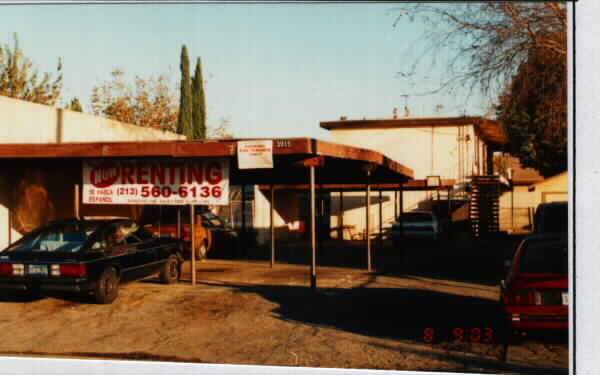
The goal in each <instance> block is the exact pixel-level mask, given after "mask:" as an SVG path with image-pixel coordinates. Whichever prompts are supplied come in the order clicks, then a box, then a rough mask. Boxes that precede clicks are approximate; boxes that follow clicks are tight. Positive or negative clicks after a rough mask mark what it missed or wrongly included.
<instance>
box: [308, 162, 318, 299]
mask: <svg viewBox="0 0 600 375" xmlns="http://www.w3.org/2000/svg"><path fill="white" fill-rule="evenodd" d="M309 170H310V244H311V250H312V252H311V262H310V288H311V289H312V290H313V291H316V290H317V233H316V218H315V215H316V212H315V211H316V210H315V167H314V166H310V167H309Z"/></svg>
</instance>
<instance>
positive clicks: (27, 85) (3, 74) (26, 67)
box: [0, 33, 62, 105]
mask: <svg viewBox="0 0 600 375" xmlns="http://www.w3.org/2000/svg"><path fill="white" fill-rule="evenodd" d="M32 67H33V64H32V62H31V61H30V60H29V59H28V58H27V57H26V56H25V55H24V53H23V51H22V50H21V49H20V48H19V40H18V38H17V34H16V33H15V34H14V44H13V47H12V49H11V48H10V46H8V45H4V47H2V46H0V95H3V96H8V97H11V98H16V99H21V100H26V101H30V102H34V103H40V104H47V105H54V104H56V102H57V101H58V100H59V98H60V94H61V91H62V62H61V60H60V58H59V59H58V66H57V68H56V73H57V77H56V78H55V79H53V78H52V75H51V74H50V73H44V74H43V75H42V76H41V79H40V76H39V73H38V71H37V70H34V71H31V69H32Z"/></svg>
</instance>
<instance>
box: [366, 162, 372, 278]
mask: <svg viewBox="0 0 600 375" xmlns="http://www.w3.org/2000/svg"><path fill="white" fill-rule="evenodd" d="M366 211H367V218H366V219H367V220H366V221H367V223H366V224H367V229H366V232H367V270H368V271H369V272H371V270H372V268H373V267H372V260H371V227H370V223H369V219H370V216H371V170H370V169H368V170H367V210H366Z"/></svg>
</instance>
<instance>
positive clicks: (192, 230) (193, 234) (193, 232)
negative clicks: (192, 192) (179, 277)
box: [190, 204, 196, 286]
mask: <svg viewBox="0 0 600 375" xmlns="http://www.w3.org/2000/svg"><path fill="white" fill-rule="evenodd" d="M190 236H191V237H192V251H191V253H192V286H195V285H196V221H195V220H194V205H193V204H192V205H190Z"/></svg>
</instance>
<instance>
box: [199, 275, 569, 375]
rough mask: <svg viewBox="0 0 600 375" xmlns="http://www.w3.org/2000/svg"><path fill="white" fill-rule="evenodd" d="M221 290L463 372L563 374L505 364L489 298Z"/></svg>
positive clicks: (409, 292)
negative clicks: (459, 365) (253, 297)
mask: <svg viewBox="0 0 600 375" xmlns="http://www.w3.org/2000/svg"><path fill="white" fill-rule="evenodd" d="M203 284H206V285H211V283H203ZM219 285H221V286H222V284H219ZM227 287H230V288H234V289H235V290H236V292H237V293H251V294H256V295H258V296H260V297H262V298H265V299H267V300H269V301H271V302H274V303H276V304H277V305H278V307H276V308H275V309H273V310H272V312H273V314H275V316H276V317H277V318H278V319H281V320H283V321H287V322H292V323H297V324H306V325H312V326H317V327H322V328H332V329H336V330H340V331H346V332H350V333H353V334H359V335H363V336H367V337H372V338H382V339H393V340H397V341H398V343H399V344H402V343H404V344H415V343H416V344H420V345H417V346H414V345H413V346H395V345H391V344H390V346H389V347H387V346H386V344H383V343H381V342H372V343H370V345H373V346H385V347H386V348H387V349H390V350H401V351H403V352H404V351H407V352H414V353H415V354H419V355H424V356H431V358H433V359H442V360H447V361H453V362H459V363H463V364H464V370H465V371H477V372H480V371H484V372H485V371H488V372H496V371H499V370H502V371H504V370H511V371H519V373H523V374H553V373H555V374H566V372H565V371H564V370H562V369H556V368H532V366H528V365H527V364H515V363H506V362H505V357H504V355H505V353H506V352H505V350H506V349H507V345H509V344H510V340H512V337H511V336H510V334H509V333H510V329H509V328H508V326H507V325H506V323H507V322H506V320H505V319H504V318H503V314H502V311H501V309H500V306H499V304H498V303H497V302H496V301H492V300H489V299H484V298H478V297H467V296H459V295H452V294H445V293H439V292H433V291H427V290H414V289H398V288H397V289H393V288H370V287H358V288H355V289H337V288H327V289H319V290H318V291H317V292H313V291H311V290H310V289H308V288H306V287H302V286H280V285H255V286H247V285H235V284H228V285H227ZM461 338H462V340H461ZM473 369H475V370H473Z"/></svg>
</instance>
